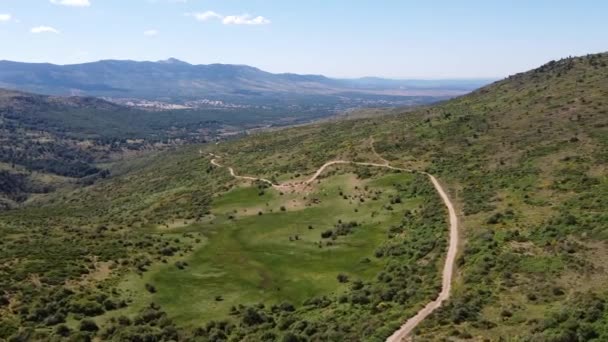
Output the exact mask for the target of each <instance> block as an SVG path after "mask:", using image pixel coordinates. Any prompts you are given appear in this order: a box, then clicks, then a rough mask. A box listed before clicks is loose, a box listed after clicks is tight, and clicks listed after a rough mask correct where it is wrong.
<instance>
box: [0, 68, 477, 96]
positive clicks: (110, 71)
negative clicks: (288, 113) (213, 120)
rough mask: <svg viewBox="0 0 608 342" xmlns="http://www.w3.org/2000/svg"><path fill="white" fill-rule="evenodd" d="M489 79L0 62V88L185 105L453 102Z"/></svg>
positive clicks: (245, 69) (249, 69)
mask: <svg viewBox="0 0 608 342" xmlns="http://www.w3.org/2000/svg"><path fill="white" fill-rule="evenodd" d="M487 83H489V80H483V79H480V80H430V81H428V80H389V79H382V78H374V77H366V78H359V79H334V78H328V77H325V76H322V75H299V74H292V73H283V74H273V73H270V72H266V71H263V70H260V69H258V68H254V67H251V66H247V65H232V64H209V65H193V64H189V63H186V62H183V61H180V60H178V59H175V58H170V59H167V60H163V61H158V62H137V61H130V60H102V61H98V62H92V63H84V64H74V65H55V64H49V63H21V62H12V61H0V87H3V88H12V89H19V90H25V91H31V92H37V93H43V94H51V95H90V96H103V97H112V98H140V99H148V100H163V101H170V102H171V101H178V102H179V101H184V100H198V99H201V98H206V99H221V100H227V99H229V100H231V101H239V100H242V99H249V98H261V97H279V96H280V97H282V98H285V96H294V97H299V96H320V95H321V96H347V97H348V96H356V95H377V96H397V97H412V96H430V97H443V98H445V97H452V96H456V95H461V94H464V93H467V92H469V91H471V90H473V89H476V88H479V87H480V86H482V85H484V84H487Z"/></svg>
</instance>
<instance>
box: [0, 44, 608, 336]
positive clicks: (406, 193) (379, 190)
mask: <svg viewBox="0 0 608 342" xmlns="http://www.w3.org/2000/svg"><path fill="white" fill-rule="evenodd" d="M607 80H608V54H606V53H604V54H596V55H589V56H584V57H577V58H568V59H563V60H560V61H552V62H550V63H548V64H546V65H544V66H541V67H540V68H538V69H535V70H532V71H529V72H525V73H522V74H518V75H514V76H511V77H509V78H507V79H505V80H501V81H499V82H496V83H494V84H491V85H489V86H487V87H484V88H482V89H479V90H477V91H475V92H473V93H472V94H469V95H466V96H462V97H459V98H456V99H453V100H450V101H447V102H445V103H442V104H439V105H436V106H432V107H425V108H421V109H419V110H414V111H411V110H408V111H395V110H390V111H386V115H385V116H381V117H378V116H374V117H372V118H363V119H352V120H344V121H339V122H331V123H323V124H315V125H308V126H300V127H295V128H290V129H285V130H278V131H273V132H271V133H261V134H255V135H252V136H249V137H245V138H243V139H238V140H234V141H229V142H222V143H220V144H218V145H203V146H200V147H187V148H179V149H177V150H175V151H171V152H169V153H165V154H161V155H159V156H158V157H155V158H152V159H150V158H146V159H141V160H138V161H135V160H131V161H129V163H127V164H124V165H123V166H122V169H121V170H122V172H121V173H120V174H117V175H116V176H115V177H112V178H109V179H105V180H102V181H101V182H99V183H97V184H95V185H93V186H91V187H89V188H86V189H81V190H77V191H64V192H60V193H56V194H53V195H51V196H48V197H46V198H41V199H40V200H39V201H37V202H36V203H35V204H34V203H32V206H31V207H26V208H21V209H19V210H13V211H9V212H6V213H3V214H1V215H0V223H1V225H0V227H1V229H0V234H2V235H1V236H2V239H0V241H2V243H3V248H2V249H1V250H2V254H1V255H0V256H1V257H2V259H0V264H1V265H9V266H3V268H2V269H0V271H1V272H4V273H3V274H5V275H6V277H2V279H3V280H4V282H2V283H0V286H1V287H0V291H3V292H4V298H5V300H4V303H5V304H4V309H2V308H1V307H0V310H4V311H3V312H7V313H8V314H6V315H3V316H2V317H3V318H2V320H1V323H0V327H3V328H2V329H0V332H3V334H4V335H1V336H10V335H13V334H14V335H17V336H20V337H21V338H22V339H23V338H25V339H28V338H29V339H36V338H38V339H40V340H44V339H45V338H46V339H48V337H49V336H51V335H52V336H58V335H59V334H60V333H64V334H72V335H74V336H79V335H93V334H97V335H98V337H100V338H104V339H136V338H144V337H145V336H153V338H156V339H158V340H171V339H173V340H176V339H184V340H201V341H209V340H230V339H232V340H243V341H259V340H280V339H283V340H287V341H307V340H324V341H341V340H364V341H381V340H383V339H384V338H386V337H387V336H389V335H390V334H391V333H392V332H393V331H394V330H395V329H396V328H397V327H398V326H399V324H400V323H402V322H403V321H404V320H405V319H407V317H409V316H410V315H411V314H412V313H414V312H416V311H417V310H418V309H419V308H421V307H422V306H424V304H425V303H426V302H427V301H428V300H430V299H432V298H433V297H434V296H436V295H437V293H438V292H439V276H440V267H439V265H441V262H442V258H443V255H444V252H445V246H446V237H447V226H446V223H445V220H446V216H445V214H446V213H445V210H444V209H443V207H441V203H440V201H438V199H437V195H436V194H435V193H434V192H433V191H432V187H430V185H429V183H428V181H426V179H423V178H417V177H416V175H409V174H403V173H399V172H396V173H391V172H386V170H384V171H383V170H379V169H377V168H372V167H365V166H337V167H332V168H329V169H328V170H326V171H325V173H324V174H323V175H322V177H321V178H320V179H319V180H318V183H317V182H316V183H315V184H313V188H312V189H311V191H310V192H297V191H295V192H293V193H292V192H283V191H280V190H277V189H271V188H268V187H267V186H265V185H264V184H262V183H259V182H253V184H247V182H243V181H239V180H235V179H232V178H231V177H230V175H229V173H228V171H227V170H226V169H223V168H217V167H214V166H213V165H212V164H211V158H212V157H210V156H209V154H208V153H214V154H216V155H220V156H221V158H222V159H221V163H222V164H223V165H227V166H230V167H233V168H234V169H235V170H237V172H238V173H239V174H242V175H252V176H257V177H264V178H267V179H270V180H272V181H274V182H286V181H287V182H298V181H302V180H303V179H307V178H308V177H307V176H308V175H310V174H312V173H314V172H315V170H317V168H318V167H319V166H321V165H322V164H324V163H325V162H327V161H328V160H335V159H341V160H353V161H361V162H370V161H371V162H376V163H381V162H382V159H381V158H383V159H387V160H389V161H390V163H391V165H395V166H399V167H403V168H408V169H415V170H421V171H427V172H430V173H432V174H434V175H435V176H436V177H437V178H439V180H440V181H441V182H442V183H443V184H444V186H445V187H446V188H447V190H448V193H449V195H450V197H451V198H452V200H453V201H455V202H456V205H457V210H458V211H459V220H460V222H461V226H462V227H463V229H462V231H461V235H462V241H464V243H463V245H462V246H461V247H460V251H461V252H460V254H459V256H458V261H457V276H456V279H455V280H454V284H453V286H454V292H453V293H452V296H451V298H450V300H449V302H448V303H446V305H445V306H444V307H443V308H442V309H440V310H439V311H438V312H436V313H434V314H433V315H432V316H431V317H430V318H429V319H428V320H426V321H425V322H424V323H423V324H422V325H421V326H420V327H419V328H418V329H417V331H416V334H417V338H419V339H422V340H441V339H452V338H455V339H476V340H500V338H503V339H505V338H507V339H512V340H523V341H526V340H540V341H570V340H593V339H595V340H598V341H601V340H605V339H606V338H608V335H606V334H607V331H608V330H607V329H606V327H607V326H608V321H606V317H608V307H607V306H606V300H608V294H607V293H606V289H605V286H604V284H605V282H606V281H607V280H608V279H607V278H606V277H607V273H606V272H605V271H604V267H605V266H604V260H606V257H607V256H608V247H607V245H606V238H607V237H608V235H607V231H606V229H607V227H608V224H607V223H608V217H606V213H607V212H608V192H607V189H608V170H607V169H606V165H608V154H607V153H606V151H608V139H607V137H608V102H607V100H606V99H607V98H608V97H607V95H608V83H607V82H608V81H607ZM397 198H399V200H397ZM347 212H348V213H349V214H350V215H352V217H353V219H354V220H356V222H355V223H356V224H350V223H349V221H347V220H346V219H345V216H347ZM332 213H333V214H332ZM334 214H337V215H338V217H336V216H334ZM336 218H337V219H340V221H338V222H333V219H336ZM328 220H329V221H328ZM308 222H312V224H310V226H311V228H308V227H307V225H309V223H308ZM374 223H377V225H375V224H374ZM317 227H322V228H321V229H319V228H317ZM318 229H319V230H320V231H319V230H318ZM296 237H297V238H296ZM65 241H70V242H71V243H70V244H65V243H63V242H65ZM319 241H320V242H321V246H320V247H319V244H318V243H315V242H319ZM370 243H371V244H372V245H373V248H372V247H370V245H369V244H370ZM77 246H82V248H77ZM353 246H355V247H357V246H360V247H361V250H360V252H361V253H360V254H357V255H356V256H355V255H353V254H350V253H351V249H350V248H351V247H353ZM24 250H27V251H30V250H31V251H38V250H42V251H44V253H40V254H33V255H25V254H24V253H23V252H22V251H24ZM48 255H52V256H54V257H55V258H54V259H52V260H50V259H49V258H48ZM57 260H61V262H60V263H58V262H56V261H57ZM307 260H309V261H310V260H317V262H308V263H307V262H306V261H307ZM285 262H288V263H287V264H286V263H285ZM336 266H339V268H341V269H344V270H345V271H344V273H343V274H341V275H340V274H336V272H337V271H336ZM108 269H109V270H110V271H108ZM277 269H278V270H281V272H276V270H277ZM273 270H275V271H273ZM293 270H301V272H295V273H289V274H290V279H297V280H298V281H300V282H302V283H304V284H316V285H318V286H305V287H304V289H303V288H299V287H297V286H296V285H294V284H289V282H288V280H289V279H285V278H282V276H281V274H282V272H293ZM332 278H333V279H335V281H333V282H331V281H329V280H330V279H332ZM176 279H178V280H179V281H175V280H176ZM314 279H318V280H317V282H316V283H315V282H314ZM74 283H76V284H78V285H79V286H71V284H74ZM286 284H287V285H286ZM286 286H287V287H286ZM218 291H219V292H218ZM183 298H187V299H188V300H186V301H185V300H184V299H183ZM108 301H109V302H108ZM121 301H124V303H123V302H121ZM260 301H261V303H260ZM0 303H1V302H0ZM150 303H154V304H150ZM56 312H59V313H60V314H61V315H60V316H57V315H56V314H54V313H56ZM85 317H92V319H94V322H92V321H90V320H89V318H85ZM200 317H204V319H202V318H200ZM64 322H65V323H64ZM92 323H93V324H92ZM62 324H64V325H62ZM45 326H46V327H45ZM98 326H99V327H101V330H100V331H99V332H98V333H95V332H93V331H96V329H97V327H98ZM18 327H25V328H22V329H21V331H18ZM48 327H59V328H48ZM34 328H38V330H34ZM74 336H73V338H75V337H74ZM151 338H152V337H151Z"/></svg>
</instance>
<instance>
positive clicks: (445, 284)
mask: <svg viewBox="0 0 608 342" xmlns="http://www.w3.org/2000/svg"><path fill="white" fill-rule="evenodd" d="M371 148H372V151H373V153H374V155H375V156H376V157H377V158H378V159H380V160H381V161H382V163H366V162H354V161H348V160H332V161H328V162H326V163H325V164H323V165H322V166H321V167H320V168H319V169H317V172H315V173H314V174H313V175H312V176H311V177H310V178H309V179H307V180H305V181H303V182H296V183H283V184H275V183H273V182H272V181H270V180H268V179H265V178H258V177H250V176H239V175H237V174H236V173H235V172H234V169H233V168H232V167H228V171H230V175H232V176H233V177H234V178H236V179H244V180H251V181H262V182H265V183H268V184H270V185H271V186H272V187H274V188H276V189H278V190H282V191H284V190H288V189H292V190H298V189H300V188H301V187H303V186H304V187H306V186H309V185H310V184H311V183H312V182H314V181H315V180H316V179H317V178H318V177H319V176H320V175H321V174H322V173H323V171H325V169H327V168H328V167H330V166H332V165H336V164H351V165H362V166H373V167H383V168H387V169H391V170H398V171H405V172H411V173H421V174H424V175H426V176H427V177H428V178H429V179H430V180H431V183H433V186H434V187H435V190H436V191H437V193H438V194H439V196H440V197H441V200H442V201H443V203H444V204H445V206H446V208H447V209H448V214H449V221H450V243H449V247H448V252H447V256H446V258H445V264H444V267H443V272H442V286H441V292H439V295H438V296H437V298H436V299H435V300H433V301H431V302H429V303H428V304H427V305H426V306H425V307H424V308H422V309H421V310H420V311H418V313H417V314H416V315H415V316H414V317H411V318H410V319H408V320H407V321H406V322H405V323H404V324H403V325H402V326H401V327H400V328H399V329H398V330H397V331H395V332H394V333H393V334H392V335H391V336H390V337H389V338H388V339H387V340H386V342H401V341H405V340H406V339H407V338H408V336H409V335H410V334H411V333H412V331H413V330H414V329H415V328H416V327H417V326H418V324H420V323H421V322H422V321H423V320H424V319H425V318H427V317H428V316H429V315H430V314H431V313H432V312H433V311H435V310H436V309H438V308H439V307H441V305H442V304H443V302H444V301H445V300H447V299H448V298H449V297H450V292H451V290H452V278H453V275H454V264H455V262H456V253H457V252H458V243H459V237H458V216H457V215H456V210H455V209H454V205H453V203H452V201H451V200H450V197H449V196H448V195H447V193H446V192H445V190H444V189H443V187H442V186H441V184H440V183H439V181H438V180H437V179H436V178H435V176H433V175H431V174H429V173H426V172H423V171H416V170H409V169H403V168H399V167H395V166H391V165H390V163H389V161H388V160H386V159H384V158H383V157H382V156H380V155H379V154H378V153H377V152H376V149H375V148H374V140H373V138H371ZM210 155H211V156H212V157H213V159H211V164H213V165H214V166H217V167H224V166H222V165H221V164H220V163H218V162H217V160H216V159H217V158H220V157H219V156H217V155H215V154H212V153H210Z"/></svg>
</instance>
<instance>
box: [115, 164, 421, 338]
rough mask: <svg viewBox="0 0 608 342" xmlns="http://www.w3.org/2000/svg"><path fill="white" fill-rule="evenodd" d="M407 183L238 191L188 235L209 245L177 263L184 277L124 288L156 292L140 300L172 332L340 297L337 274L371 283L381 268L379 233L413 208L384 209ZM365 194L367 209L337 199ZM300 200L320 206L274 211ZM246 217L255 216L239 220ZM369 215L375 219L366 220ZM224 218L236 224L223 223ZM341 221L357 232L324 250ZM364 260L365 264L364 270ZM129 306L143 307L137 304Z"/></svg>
mask: <svg viewBox="0 0 608 342" xmlns="http://www.w3.org/2000/svg"><path fill="white" fill-rule="evenodd" d="M411 180H412V176H411V175H409V174H388V175H382V176H380V177H378V178H376V179H370V180H365V181H361V180H356V179H355V178H354V177H353V176H352V175H351V174H344V175H337V176H332V177H330V178H326V179H324V180H323V181H322V183H321V184H320V185H318V186H317V187H316V189H315V190H314V191H313V192H311V193H308V194H284V195H280V194H279V192H277V191H276V190H274V189H266V190H265V192H264V195H262V196H260V195H259V194H258V193H259V190H258V189H257V188H255V187H237V188H235V189H233V190H231V191H229V192H226V193H224V194H222V195H221V196H219V197H217V198H216V199H215V200H214V202H213V205H212V208H211V212H212V213H213V214H215V215H216V218H215V220H214V221H213V222H212V223H209V224H199V225H193V226H190V227H188V228H187V230H188V231H189V232H194V231H198V232H202V233H203V234H204V235H205V237H206V239H207V243H205V244H204V245H201V246H200V247H199V248H198V249H197V250H195V251H194V253H193V254H192V255H191V256H189V257H187V258H185V259H183V260H184V261H186V262H187V263H188V266H187V268H186V269H185V270H180V269H178V268H177V267H175V266H174V265H172V264H168V265H164V266H161V267H157V268H155V269H153V270H152V271H150V272H148V273H147V274H146V275H145V277H143V278H141V279H140V280H139V281H137V280H135V281H134V278H133V277H128V278H127V280H126V283H125V284H123V286H122V287H123V288H133V289H137V288H139V289H141V288H143V285H142V283H144V282H150V283H152V284H154V286H155V287H156V289H157V290H158V292H157V293H156V294H154V295H151V296H150V295H148V294H146V293H142V295H143V297H144V298H145V299H148V298H150V297H151V298H152V299H153V300H154V301H156V302H157V303H159V304H160V305H161V306H162V307H163V308H164V309H165V310H166V311H167V312H168V313H169V315H170V317H172V318H173V319H174V320H175V321H176V322H177V323H178V324H180V325H186V326H197V325H200V324H201V323H202V322H205V321H209V320H211V319H215V318H217V317H228V315H229V312H230V308H231V307H233V306H234V307H236V306H238V305H242V304H245V305H252V304H255V303H259V302H263V303H266V304H269V305H270V304H279V303H282V302H289V303H292V304H294V305H302V304H303V303H304V302H305V301H306V300H307V299H310V298H313V297H315V296H319V295H335V294H337V293H340V292H342V291H344V290H345V289H346V285H345V284H340V283H339V282H338V281H337V276H338V274H345V275H347V276H348V277H349V278H350V279H361V280H364V281H369V280H371V279H373V278H374V276H375V275H377V274H378V273H379V272H380V270H381V269H382V267H383V266H384V265H383V262H382V260H377V259H375V258H374V257H373V254H374V250H375V249H376V248H377V247H378V246H379V245H380V244H381V243H382V241H383V240H384V239H385V236H386V228H385V227H387V226H388V225H391V224H395V223H398V222H399V219H400V217H401V215H402V212H403V210H405V209H406V208H410V209H411V208H413V207H414V206H415V204H414V203H415V199H412V202H410V201H409V199H408V200H404V201H403V203H401V204H398V205H394V210H393V211H388V210H385V209H383V206H384V205H385V204H386V203H387V202H388V196H389V195H393V194H394V193H395V191H394V190H393V189H392V188H391V185H392V184H394V183H401V184H403V186H407V184H408V183H409V182H411ZM355 186H356V187H358V188H359V189H361V190H360V191H358V190H356V189H355ZM365 186H368V187H369V188H370V189H373V190H374V191H383V193H382V195H380V197H379V199H378V200H376V201H372V200H368V201H366V202H365V203H361V202H360V201H352V200H345V199H343V197H342V196H340V192H342V193H343V194H355V193H358V192H361V193H362V192H363V190H362V189H363V188H364V187H365ZM304 197H306V198H308V199H310V198H315V197H318V198H321V202H320V204H317V205H310V206H304V207H300V208H298V209H294V210H287V211H281V210H280V209H279V208H280V206H281V204H284V203H288V202H290V201H293V200H300V201H305V199H304ZM266 204H267V205H266ZM260 207H265V209H264V210H265V213H264V214H263V215H257V211H254V210H257V208H260ZM355 208H356V209H357V212H355V211H354V210H355ZM271 209H272V210H273V212H272V213H271V212H269V211H270V210H271ZM245 210H247V212H255V213H256V214H255V215H241V213H245ZM235 211H236V214H234V212H235ZM372 212H376V213H378V214H375V215H374V217H373V218H372V217H371V216H372ZM229 214H234V215H235V216H236V218H235V219H228V218H227V217H226V216H227V215H229ZM340 219H342V220H343V221H352V220H354V221H357V222H359V223H361V226H360V227H358V228H357V229H356V230H355V232H354V233H353V234H350V235H347V236H341V237H339V238H338V239H336V240H335V241H333V242H332V243H333V245H332V246H327V245H326V244H327V241H331V240H329V239H321V236H320V234H321V232H322V231H324V230H326V229H331V228H332V227H333V226H334V225H335V224H336V223H337V222H338V220H340ZM309 226H312V227H313V229H309V228H308V227H309ZM295 236H297V237H298V239H297V240H295ZM319 243H321V244H322V247H319ZM365 258H369V262H363V260H364V259H365ZM140 292H141V291H140ZM220 297H221V300H219V299H220ZM134 300H135V301H137V300H141V299H138V298H137V296H136V297H135V298H134ZM136 307H138V306H137V305H135V306H134V308H136ZM130 310H131V311H133V308H131V309H130Z"/></svg>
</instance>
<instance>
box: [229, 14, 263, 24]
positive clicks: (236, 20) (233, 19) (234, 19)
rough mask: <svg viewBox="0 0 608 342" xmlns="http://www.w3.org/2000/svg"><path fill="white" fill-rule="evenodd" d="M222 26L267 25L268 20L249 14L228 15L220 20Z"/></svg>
mask: <svg viewBox="0 0 608 342" xmlns="http://www.w3.org/2000/svg"><path fill="white" fill-rule="evenodd" d="M222 23H223V24H224V25H267V24H270V20H268V19H266V18H264V17H262V16H261V15H258V16H257V17H253V16H251V15H249V14H243V15H228V16H225V17H224V18H223V19H222Z"/></svg>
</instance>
